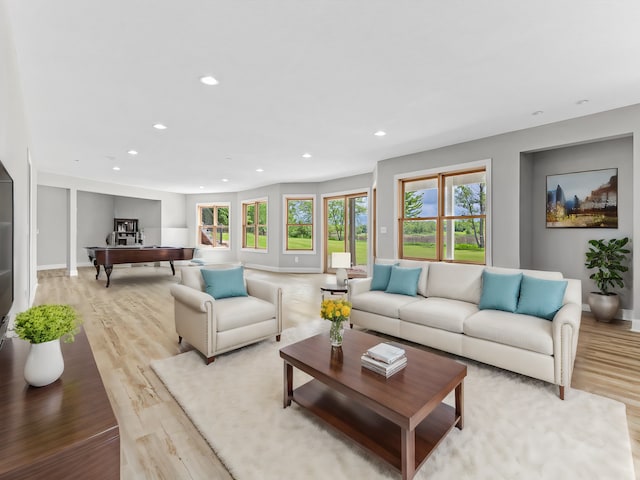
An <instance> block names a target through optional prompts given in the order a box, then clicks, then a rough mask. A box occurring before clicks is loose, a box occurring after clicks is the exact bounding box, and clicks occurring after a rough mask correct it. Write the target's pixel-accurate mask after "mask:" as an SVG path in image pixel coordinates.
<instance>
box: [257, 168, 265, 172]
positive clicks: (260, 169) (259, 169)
mask: <svg viewBox="0 0 640 480" xmlns="http://www.w3.org/2000/svg"><path fill="white" fill-rule="evenodd" d="M256 172H264V168H256Z"/></svg>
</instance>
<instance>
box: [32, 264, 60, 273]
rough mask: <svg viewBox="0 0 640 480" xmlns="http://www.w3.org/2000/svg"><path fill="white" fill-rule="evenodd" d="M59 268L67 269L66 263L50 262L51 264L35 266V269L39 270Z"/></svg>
mask: <svg viewBox="0 0 640 480" xmlns="http://www.w3.org/2000/svg"><path fill="white" fill-rule="evenodd" d="M60 269H64V270H66V269H67V264H66V263H56V264H51V265H38V266H37V267H36V270H37V271H40V270H60Z"/></svg>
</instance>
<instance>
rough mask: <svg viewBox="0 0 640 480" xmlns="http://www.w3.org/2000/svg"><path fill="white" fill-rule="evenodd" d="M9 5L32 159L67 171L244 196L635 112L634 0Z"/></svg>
mask: <svg viewBox="0 0 640 480" xmlns="http://www.w3.org/2000/svg"><path fill="white" fill-rule="evenodd" d="M5 4H6V6H7V8H8V12H9V16H10V19H11V29H12V35H13V38H14V40H15V46H16V50H17V55H18V64H19V68H20V74H21V84H22V87H23V95H24V98H25V104H26V105H25V106H26V111H27V115H28V118H27V121H28V124H29V126H30V131H31V136H32V138H31V148H32V151H33V156H34V158H35V161H36V162H37V165H38V168H39V170H40V171H46V172H54V173H58V174H62V175H70V176H76V177H84V178H90V179H95V180H101V181H107V182H115V183H121V184H127V185H136V186H141V187H147V188H152V189H159V190H165V191H173V192H180V193H197V192H222V191H240V190H246V189H249V188H253V187H257V186H261V185H268V184H273V183H280V182H305V181H320V180H327V179H331V178H336V177H343V176H348V175H353V174H359V173H367V172H372V171H373V169H374V167H375V164H376V162H377V161H379V160H382V159H385V158H391V157H395V156H399V155H404V154H408V153H413V152H416V151H421V150H427V149H431V148H435V147H439V146H443V145H449V144H452V143H458V142H462V141H466V140H471V139H475V138H480V137H485V136H489V135H493V134H498V133H503V132H507V131H513V130H518V129H522V128H528V127H532V126H536V125H541V124H545V123H550V122H555V121H558V120H563V119H568V118H572V117H578V116H583V115H587V114H590V113H595V112H599V111H604V110H609V109H612V108H617V107H621V106H625V105H631V104H636V103H640V61H639V58H640V27H639V25H640V2H639V1H638V0H600V1H594V0H564V1H562V2H559V1H557V0H539V1H538V0H536V1H534V0H530V1H522V0H518V1H516V0H467V1H462V0H457V1H456V0H451V1H441V0H422V1H419V0H395V1H391V0H343V1H339V0H286V1H285V0H269V1H259V0H253V1H250V0H227V1H217V0H182V1H176V0H135V1H133V0H109V1H104V0H57V1H51V0H5ZM203 75H213V76H214V77H215V78H217V79H218V80H219V82H220V84H219V85H217V86H205V85H203V84H201V83H200V82H199V78H200V77H201V76H203ZM581 99H588V100H589V102H587V103H584V104H577V102H578V101H579V100H581ZM537 110H542V111H544V113H543V114H540V115H532V112H534V111H537ZM156 122H161V123H164V124H166V125H167V126H168V127H169V128H168V129H167V130H164V131H157V130H155V129H154V128H152V125H153V124H154V123H156ZM379 129H382V130H385V131H386V132H388V134H387V135H386V136H384V137H376V136H374V135H373V133H374V132H375V131H377V130H379ZM130 149H135V150H137V151H138V152H139V155H137V156H135V157H133V156H131V155H128V154H127V151H128V150H130ZM305 152H309V153H311V154H312V155H313V156H312V158H310V159H304V158H302V156H301V155H302V154H303V153H305ZM116 165H117V166H119V167H120V168H121V170H120V171H118V172H116V171H114V170H113V167H114V166H116ZM257 168H263V169H264V172H262V173H258V172H256V169H257ZM223 178H228V179H229V182H227V183H224V182H222V179H223ZM200 186H202V187H204V188H203V189H200Z"/></svg>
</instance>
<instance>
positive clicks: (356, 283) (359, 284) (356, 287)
mask: <svg viewBox="0 0 640 480" xmlns="http://www.w3.org/2000/svg"><path fill="white" fill-rule="evenodd" d="M371 280H372V278H371V277H367V278H353V279H351V280H349V296H353V295H360V294H361V293H364V292H368V291H369V290H371Z"/></svg>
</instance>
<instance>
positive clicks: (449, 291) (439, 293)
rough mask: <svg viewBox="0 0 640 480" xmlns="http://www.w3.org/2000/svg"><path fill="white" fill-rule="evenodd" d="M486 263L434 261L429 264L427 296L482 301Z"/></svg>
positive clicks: (476, 302) (473, 301)
mask: <svg viewBox="0 0 640 480" xmlns="http://www.w3.org/2000/svg"><path fill="white" fill-rule="evenodd" d="M482 270H484V265H464V264H460V263H446V262H434V263H432V264H431V265H429V276H428V279H427V297H442V298H450V299H452V300H461V301H463V302H469V303H475V304H476V305H477V304H478V303H480V294H481V293H482Z"/></svg>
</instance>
